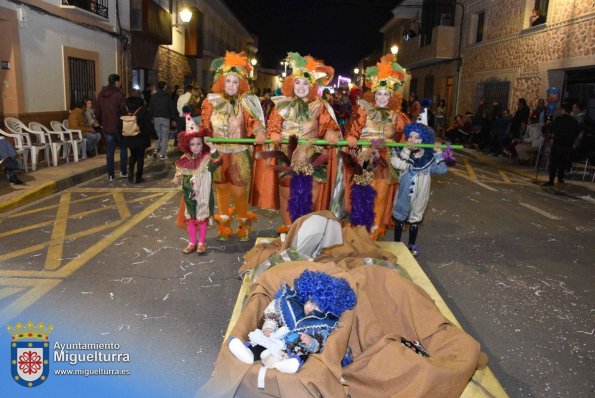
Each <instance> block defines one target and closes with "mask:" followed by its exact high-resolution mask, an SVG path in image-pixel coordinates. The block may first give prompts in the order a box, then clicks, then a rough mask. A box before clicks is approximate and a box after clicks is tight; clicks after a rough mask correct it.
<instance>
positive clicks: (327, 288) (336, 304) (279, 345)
mask: <svg viewBox="0 0 595 398" xmlns="http://www.w3.org/2000/svg"><path fill="white" fill-rule="evenodd" d="M355 303H356V296H355V292H354V291H353V290H352V289H351V287H350V286H349V283H348V282H347V280H345V279H342V278H335V277H333V276H330V275H328V274H325V273H323V272H316V271H310V270H305V271H304V272H303V273H302V274H301V275H300V276H299V277H298V278H297V279H295V280H294V288H292V287H290V286H289V285H287V284H286V283H284V284H283V285H282V286H281V288H280V289H279V290H278V291H277V293H276V295H275V299H274V300H273V301H272V302H271V303H270V304H269V305H268V306H267V308H266V309H265V311H264V319H263V321H262V327H261V328H260V329H256V330H254V331H252V332H250V333H249V334H248V338H249V341H248V342H247V343H243V342H242V341H241V340H240V339H238V338H236V337H233V336H232V337H230V339H229V343H228V346H229V349H230V351H231V352H232V354H233V355H234V356H235V357H236V358H238V359H239V360H240V361H242V362H244V363H247V364H252V363H254V361H255V360H258V359H260V360H261V361H262V363H263V365H264V366H265V367H267V368H274V369H277V370H279V371H280V372H283V373H296V372H297V371H298V370H299V369H300V367H301V366H302V365H303V364H304V362H305V361H306V359H307V358H308V356H309V355H310V354H315V353H319V352H321V351H322V350H323V348H324V345H325V343H326V340H327V338H328V337H329V335H330V334H331V332H332V331H333V330H334V329H335V328H336V327H337V325H338V323H339V318H340V317H341V315H342V314H343V312H345V311H347V310H350V309H353V308H354V307H355ZM343 361H344V362H345V359H344V360H343Z"/></svg>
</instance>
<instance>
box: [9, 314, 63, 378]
mask: <svg viewBox="0 0 595 398" xmlns="http://www.w3.org/2000/svg"><path fill="white" fill-rule="evenodd" d="M53 329H54V327H53V326H52V325H45V324H43V323H41V322H40V323H38V324H37V325H35V324H34V323H33V322H31V321H29V322H27V324H25V325H23V324H22V323H20V322H18V323H17V324H16V325H15V326H14V327H12V326H11V325H8V332H9V333H10V334H11V335H12V342H11V343H10V359H11V367H10V369H11V373H12V378H13V380H14V381H16V382H17V383H19V384H20V385H22V386H25V387H37V386H38V385H40V384H41V383H43V382H44V381H45V380H46V379H47V378H48V375H49V372H50V354H49V353H50V348H49V347H50V342H49V334H50V333H51V332H52V330H53Z"/></svg>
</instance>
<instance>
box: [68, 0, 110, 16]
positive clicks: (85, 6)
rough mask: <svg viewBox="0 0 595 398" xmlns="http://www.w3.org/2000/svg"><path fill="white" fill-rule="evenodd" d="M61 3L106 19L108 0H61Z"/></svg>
mask: <svg viewBox="0 0 595 398" xmlns="http://www.w3.org/2000/svg"><path fill="white" fill-rule="evenodd" d="M62 5H64V6H73V7H77V8H80V9H81V10H85V11H89V12H92V13H93V14H95V15H99V16H100V17H103V18H105V19H108V0H62Z"/></svg>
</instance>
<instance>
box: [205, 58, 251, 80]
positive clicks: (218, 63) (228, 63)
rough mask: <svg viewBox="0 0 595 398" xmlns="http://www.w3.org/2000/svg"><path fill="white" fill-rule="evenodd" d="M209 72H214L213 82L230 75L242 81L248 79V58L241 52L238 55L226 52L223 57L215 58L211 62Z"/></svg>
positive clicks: (249, 67)
mask: <svg viewBox="0 0 595 398" xmlns="http://www.w3.org/2000/svg"><path fill="white" fill-rule="evenodd" d="M210 70H211V72H215V77H214V80H215V81H217V79H219V78H220V77H221V76H226V75H230V74H231V75H234V76H236V77H237V78H238V79H240V80H242V79H247V78H248V76H249V75H250V71H252V67H251V66H250V64H249V63H248V58H247V57H246V54H245V53H244V52H243V51H242V52H240V53H235V52H233V51H226V52H225V57H221V58H216V59H214V60H213V62H211V69H210Z"/></svg>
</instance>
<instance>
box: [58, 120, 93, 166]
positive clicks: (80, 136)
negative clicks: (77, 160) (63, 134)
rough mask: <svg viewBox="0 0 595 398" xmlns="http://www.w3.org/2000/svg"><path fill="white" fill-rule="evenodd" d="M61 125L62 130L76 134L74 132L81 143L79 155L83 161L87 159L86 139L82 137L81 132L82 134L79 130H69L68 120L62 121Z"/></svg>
mask: <svg viewBox="0 0 595 398" xmlns="http://www.w3.org/2000/svg"><path fill="white" fill-rule="evenodd" d="M62 125H63V126H64V128H65V129H66V130H68V131H72V132H73V133H76V132H78V135H79V139H80V140H81V142H82V145H81V154H80V156H81V157H82V158H83V159H87V139H86V138H85V136H84V135H83V132H82V131H81V130H73V129H71V128H70V126H69V125H68V119H64V120H62Z"/></svg>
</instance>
